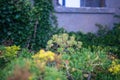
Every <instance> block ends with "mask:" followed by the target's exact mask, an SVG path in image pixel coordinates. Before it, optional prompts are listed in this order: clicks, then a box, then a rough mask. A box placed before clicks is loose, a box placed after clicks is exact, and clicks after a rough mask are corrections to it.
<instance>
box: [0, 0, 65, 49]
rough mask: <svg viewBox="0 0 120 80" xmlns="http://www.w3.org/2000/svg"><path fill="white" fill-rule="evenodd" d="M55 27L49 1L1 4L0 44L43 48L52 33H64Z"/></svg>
mask: <svg viewBox="0 0 120 80" xmlns="http://www.w3.org/2000/svg"><path fill="white" fill-rule="evenodd" d="M56 25H57V22H56V18H55V16H54V9H53V5H52V0H34V1H33V2H32V1H31V0H17V1H16V0H9V1H8V0H2V1H0V44H4V45H7V46H9V45H13V44H14V45H19V46H21V47H26V48H29V49H31V50H39V49H40V48H45V47H46V44H47V41H48V40H49V39H50V37H51V36H52V35H53V34H55V33H59V32H63V31H64V30H63V29H58V28H57V27H56ZM3 34H4V35H3Z"/></svg>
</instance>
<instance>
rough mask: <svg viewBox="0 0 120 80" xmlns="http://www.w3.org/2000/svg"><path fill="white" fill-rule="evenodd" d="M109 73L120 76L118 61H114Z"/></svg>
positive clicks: (119, 62)
mask: <svg viewBox="0 0 120 80" xmlns="http://www.w3.org/2000/svg"><path fill="white" fill-rule="evenodd" d="M109 71H110V72H111V73H113V74H120V61H119V60H117V59H115V60H113V61H112V64H111V67H110V68H109Z"/></svg>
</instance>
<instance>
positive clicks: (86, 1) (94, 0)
mask: <svg viewBox="0 0 120 80" xmlns="http://www.w3.org/2000/svg"><path fill="white" fill-rule="evenodd" d="M81 6H82V7H104V6H105V0H81Z"/></svg>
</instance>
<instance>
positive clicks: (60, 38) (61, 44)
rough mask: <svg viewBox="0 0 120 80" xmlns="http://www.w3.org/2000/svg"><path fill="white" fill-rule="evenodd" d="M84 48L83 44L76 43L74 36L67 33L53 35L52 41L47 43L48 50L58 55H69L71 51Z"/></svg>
mask: <svg viewBox="0 0 120 80" xmlns="http://www.w3.org/2000/svg"><path fill="white" fill-rule="evenodd" d="M81 46H82V42H80V41H76V40H75V37H74V36H69V35H68V34H67V33H63V34H58V35H57V34H56V35H53V36H52V38H51V40H49V41H48V42H47V49H50V50H52V51H55V52H56V53H61V54H63V53H69V50H71V49H72V50H73V52H74V50H77V49H80V48H81Z"/></svg>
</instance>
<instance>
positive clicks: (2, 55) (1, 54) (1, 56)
mask: <svg viewBox="0 0 120 80" xmlns="http://www.w3.org/2000/svg"><path fill="white" fill-rule="evenodd" d="M19 50H20V47H19V46H8V47H4V46H0V67H1V68H2V66H5V65H6V63H8V62H10V61H11V60H13V59H15V58H17V55H18V51H19Z"/></svg>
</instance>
